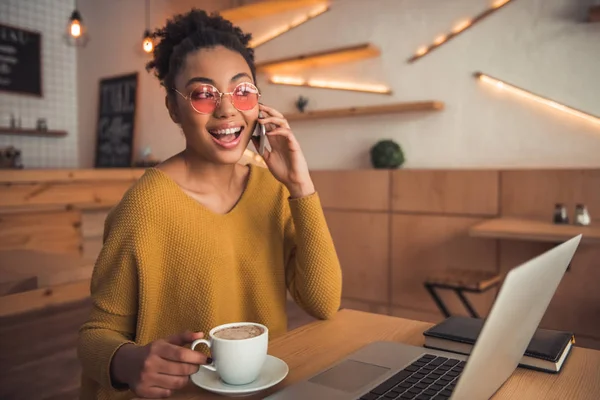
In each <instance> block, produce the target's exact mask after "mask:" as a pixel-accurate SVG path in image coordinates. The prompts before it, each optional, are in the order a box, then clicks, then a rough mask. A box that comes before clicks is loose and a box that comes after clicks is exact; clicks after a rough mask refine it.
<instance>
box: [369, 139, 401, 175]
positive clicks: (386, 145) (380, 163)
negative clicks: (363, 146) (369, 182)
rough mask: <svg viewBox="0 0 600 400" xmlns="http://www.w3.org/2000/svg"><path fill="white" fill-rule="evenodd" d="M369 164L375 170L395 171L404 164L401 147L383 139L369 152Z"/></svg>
mask: <svg viewBox="0 0 600 400" xmlns="http://www.w3.org/2000/svg"><path fill="white" fill-rule="evenodd" d="M370 155H371V164H372V165H373V167H374V168H377V169H395V168H399V167H401V166H402V164H404V161H405V159H404V152H403V151H402V147H400V145H399V144H398V143H396V142H394V141H393V140H390V139H385V140H380V141H379V142H377V143H376V144H375V145H374V146H373V147H371V150H370Z"/></svg>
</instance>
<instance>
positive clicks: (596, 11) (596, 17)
mask: <svg viewBox="0 0 600 400" xmlns="http://www.w3.org/2000/svg"><path fill="white" fill-rule="evenodd" d="M589 21H590V22H600V6H593V7H590V15H589Z"/></svg>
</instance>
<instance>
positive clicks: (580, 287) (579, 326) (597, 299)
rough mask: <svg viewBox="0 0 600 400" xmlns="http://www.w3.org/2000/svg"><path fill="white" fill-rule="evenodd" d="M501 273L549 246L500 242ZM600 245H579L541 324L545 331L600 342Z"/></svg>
mask: <svg viewBox="0 0 600 400" xmlns="http://www.w3.org/2000/svg"><path fill="white" fill-rule="evenodd" d="M499 246H500V266H501V271H502V272H503V273H506V272H508V271H510V269H512V268H514V267H516V266H518V265H520V264H522V263H523V262H525V261H527V260H529V259H531V258H534V257H536V256H538V255H540V254H541V253H543V252H545V251H547V250H549V249H551V248H552V244H548V243H533V242H522V241H513V240H502V241H500V243H499ZM599 283H600V246H596V245H585V244H580V245H579V248H578V249H577V251H576V253H575V256H574V257H573V261H572V263H571V267H570V269H569V270H568V271H567V272H566V273H565V275H564V276H563V279H562V281H561V283H560V284H559V286H558V289H557V291H556V293H555V295H554V297H553V298H552V301H551V302H550V305H549V306H548V310H547V311H546V314H545V315H544V318H543V319H542V322H541V323H540V325H541V326H543V327H545V328H548V329H558V330H567V331H569V330H570V331H574V332H575V334H576V337H575V340H577V335H584V336H589V337H591V338H594V339H596V340H600V290H599Z"/></svg>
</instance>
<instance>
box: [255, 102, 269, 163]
mask: <svg viewBox="0 0 600 400" xmlns="http://www.w3.org/2000/svg"><path fill="white" fill-rule="evenodd" d="M258 118H263V115H262V112H259V113H258ZM252 136H256V137H258V148H257V149H256V150H258V154H260V155H261V156H262V155H263V154H264V153H265V146H266V142H267V128H266V127H265V125H264V124H261V123H259V122H258V121H256V128H255V129H254V133H253V134H252Z"/></svg>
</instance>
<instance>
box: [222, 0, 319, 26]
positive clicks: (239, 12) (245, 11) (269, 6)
mask: <svg viewBox="0 0 600 400" xmlns="http://www.w3.org/2000/svg"><path fill="white" fill-rule="evenodd" d="M328 3H329V2H328V1H324V0H294V1H289V0H269V1H261V2H258V3H254V4H248V5H245V6H241V7H235V8H230V9H227V10H223V11H221V12H220V14H221V16H222V17H223V18H225V19H228V20H230V21H231V22H233V23H238V22H240V21H244V20H249V19H255V18H262V17H266V16H269V15H274V14H279V13H283V12H287V11H293V10H298V9H300V8H304V7H308V6H312V5H318V4H328Z"/></svg>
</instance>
